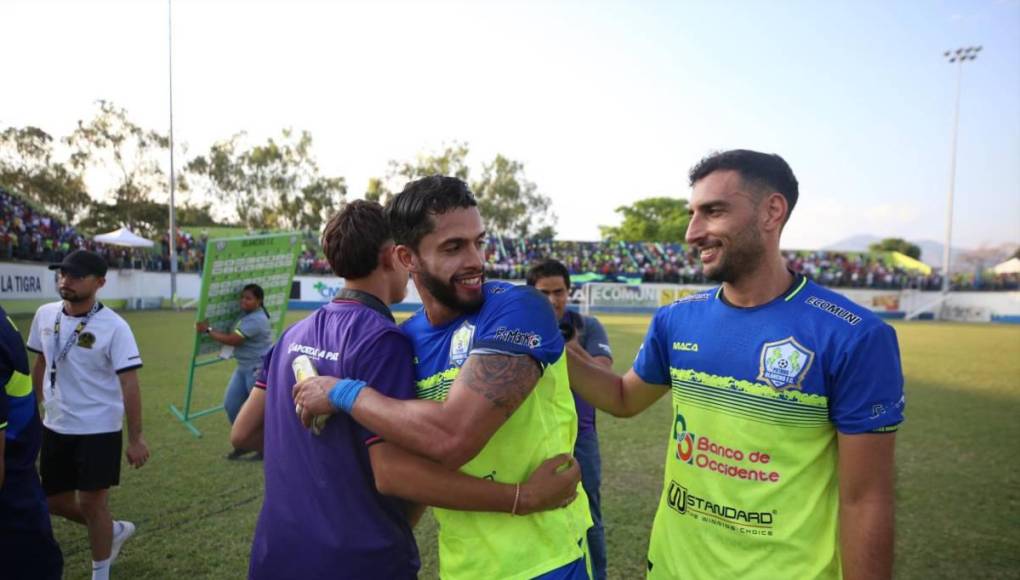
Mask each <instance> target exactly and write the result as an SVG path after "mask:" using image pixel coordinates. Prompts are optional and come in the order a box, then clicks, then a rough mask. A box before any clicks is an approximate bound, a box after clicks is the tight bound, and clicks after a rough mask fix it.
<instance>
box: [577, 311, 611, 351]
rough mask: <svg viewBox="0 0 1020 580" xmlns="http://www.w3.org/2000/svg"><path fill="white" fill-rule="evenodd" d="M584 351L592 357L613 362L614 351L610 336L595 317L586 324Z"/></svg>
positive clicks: (590, 318)
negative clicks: (610, 344)
mask: <svg viewBox="0 0 1020 580" xmlns="http://www.w3.org/2000/svg"><path fill="white" fill-rule="evenodd" d="M581 346H583V347H584V350H585V351H586V352H587V353H588V354H590V355H591V356H604V357H606V358H608V359H609V360H613V349H612V347H610V346H609V335H608V334H606V329H605V327H603V326H602V323H601V322H599V321H598V320H597V319H596V318H595V317H594V316H592V317H589V318H588V319H587V320H586V321H585V324H584V344H582V345H581Z"/></svg>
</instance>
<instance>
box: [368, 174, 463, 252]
mask: <svg viewBox="0 0 1020 580" xmlns="http://www.w3.org/2000/svg"><path fill="white" fill-rule="evenodd" d="M477 206H478V202H477V201H475V196H474V194H473V193H471V190H470V189H468V186H467V184H466V183H464V182H463V181H461V180H460V179H457V178H456V177H447V176H445V175H430V176H429V177H422V178H421V179H417V180H415V181H411V182H409V183H408V184H407V185H405V186H404V189H403V191H401V192H400V193H398V194H397V195H395V196H393V198H392V199H390V201H389V202H388V203H387V204H386V218H387V220H388V221H389V223H390V229H391V230H392V232H393V240H394V241H395V242H396V243H398V244H401V245H404V246H408V247H410V248H411V249H412V250H417V249H418V244H419V243H421V240H422V238H424V237H425V236H427V235H429V234H431V233H432V231H433V230H435V228H436V223H435V220H434V219H433V216H437V215H442V214H444V213H446V212H448V211H450V210H453V209H460V208H469V207H477Z"/></svg>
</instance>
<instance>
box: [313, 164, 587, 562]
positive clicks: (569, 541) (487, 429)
mask: <svg viewBox="0 0 1020 580" xmlns="http://www.w3.org/2000/svg"><path fill="white" fill-rule="evenodd" d="M386 212H387V217H388V220H389V223H390V226H391V228H392V230H393V237H394V240H395V241H396V243H397V255H398V258H399V259H400V260H401V262H402V263H403V265H404V266H405V267H406V268H407V269H408V270H409V271H410V272H411V274H412V277H413V279H414V283H415V286H416V287H417V289H418V293H419V295H420V296H421V299H422V303H423V306H424V307H423V308H422V309H421V310H419V311H418V312H417V313H415V315H414V316H412V317H411V318H410V319H409V320H408V321H406V322H405V323H404V324H403V326H402V328H403V330H404V332H406V333H407V334H408V336H409V337H410V338H411V342H412V344H413V346H414V354H415V359H416V361H415V362H416V369H415V370H416V376H417V397H418V400H398V399H394V398H390V397H387V396H384V395H383V394H381V392H380V390H384V389H385V388H386V387H384V386H382V385H380V386H379V387H380V390H376V389H373V388H371V387H369V386H366V384H365V383H364V382H363V381H359V380H339V381H338V379H337V378H335V377H314V378H312V379H306V380H305V381H303V382H301V383H298V384H297V385H295V387H294V395H295V399H296V401H297V403H298V404H300V405H302V406H303V419H304V420H305V421H306V422H310V421H311V415H318V414H327V413H334V412H339V411H341V410H342V411H343V412H346V413H348V414H350V415H351V416H352V417H353V418H354V419H355V420H356V421H358V422H359V423H361V424H362V425H364V426H365V427H367V428H368V429H370V430H372V431H373V432H374V433H377V434H378V435H379V436H381V437H383V438H385V439H386V440H387V441H389V442H391V443H395V444H397V445H399V446H401V447H404V448H405V449H408V450H410V451H413V452H415V453H418V454H420V455H424V456H426V457H429V458H431V459H434V460H436V461H439V462H441V463H442V464H444V465H446V466H447V467H449V468H451V469H460V470H461V471H462V472H464V473H466V474H468V475H473V476H475V477H485V478H488V479H492V480H494V481H498V482H507V483H513V482H518V481H522V480H523V479H525V478H526V477H527V475H528V474H529V473H531V471H533V470H534V469H535V468H536V467H538V466H539V465H540V464H541V463H542V462H543V460H545V459H546V458H548V457H552V456H556V455H558V454H561V453H566V454H569V453H571V452H572V451H573V449H574V441H575V439H576V438H577V413H576V412H575V410H574V399H573V396H572V395H571V391H570V384H569V381H568V380H567V368H566V357H565V356H564V343H563V337H562V335H561V334H560V329H559V326H558V325H557V321H556V316H555V314H554V313H553V309H552V307H551V306H550V305H549V301H548V300H546V298H545V297H544V296H542V295H541V294H540V293H538V292H537V291H536V290H535V289H534V288H530V287H527V286H514V285H512V284H507V283H503V282H488V283H486V282H485V279H484V273H483V266H484V263H485V252H484V245H485V244H484V243H485V239H486V234H485V227H484V226H483V224H482V216H481V214H480V213H479V211H478V207H477V202H476V201H475V197H474V195H473V194H472V193H471V191H470V190H469V189H468V187H467V185H466V184H465V183H464V182H463V181H461V180H459V179H456V178H452V177H443V176H431V177H426V178H423V179H419V180H417V181H413V182H411V183H408V184H407V185H406V186H405V187H404V190H403V191H402V192H401V193H399V194H398V195H396V196H395V197H394V198H393V199H392V200H391V201H390V202H389V204H388V205H387V207H386ZM577 491H578V494H577V497H576V498H574V500H573V501H571V502H570V503H569V504H568V505H566V506H565V507H564V508H563V509H559V510H552V511H546V512H541V513H535V514H530V515H527V516H519V515H514V511H515V510H511V513H510V514H499V513H484V512H457V511H450V510H443V509H435V510H434V513H435V516H436V520H437V521H438V522H439V574H440V576H441V577H442V578H444V579H446V580H460V579H465V580H466V579H475V578H500V579H504V580H517V579H519V580H523V579H530V578H542V579H544V580H551V579H557V580H559V579H570V580H575V579H582V578H583V579H587V578H589V577H590V570H589V565H588V560H587V558H586V552H587V550H586V545H585V536H586V532H587V529H588V528H589V527H590V526H591V523H592V520H591V515H590V514H589V511H588V498H587V496H586V495H585V493H584V490H583V489H581V488H580V487H578V490H577Z"/></svg>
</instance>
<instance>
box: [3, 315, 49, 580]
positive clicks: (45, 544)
mask: <svg viewBox="0 0 1020 580" xmlns="http://www.w3.org/2000/svg"><path fill="white" fill-rule="evenodd" d="M40 445H42V423H41V422H40V421H39V410H38V409H37V408H36V402H35V393H33V392H32V380H31V379H30V378H29V368H28V353H26V352H25V343H24V341H22V339H21V335H20V334H19V333H18V329H17V327H15V326H14V322H13V321H12V320H11V319H10V318H8V317H7V313H6V312H5V311H4V309H3V308H2V307H0V577H2V578H9V579H10V580H60V577H61V576H62V574H63V569H64V559H63V556H62V555H61V553H60V546H59V545H57V542H56V540H54V539H53V529H52V527H51V525H50V513H49V510H47V509H46V496H45V495H44V494H43V490H42V486H41V485H40V484H39V474H38V473H37V472H36V470H35V460H36V458H37V457H38V456H39V447H40Z"/></svg>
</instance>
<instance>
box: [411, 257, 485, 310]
mask: <svg viewBox="0 0 1020 580" xmlns="http://www.w3.org/2000/svg"><path fill="white" fill-rule="evenodd" d="M479 276H482V274H479ZM418 278H419V280H420V281H421V284H422V286H424V287H425V289H426V290H428V292H429V294H431V295H432V297H433V298H435V299H436V300H437V301H439V303H440V304H442V305H443V306H445V307H447V308H449V309H450V310H454V311H456V312H474V311H475V310H478V309H479V308H481V306H482V302H483V295H482V294H481V293H479V295H478V297H477V298H474V299H471V300H464V299H462V298H461V297H460V296H457V287H456V286H455V285H454V283H453V279H452V278H451V279H450V280H442V279H441V278H439V277H438V276H433V275H432V273H431V272H429V269H428V267H427V266H426V267H424V268H422V271H421V272H420V273H419V274H418ZM484 281H485V279H484V277H483V278H482V282H483V283H484Z"/></svg>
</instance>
